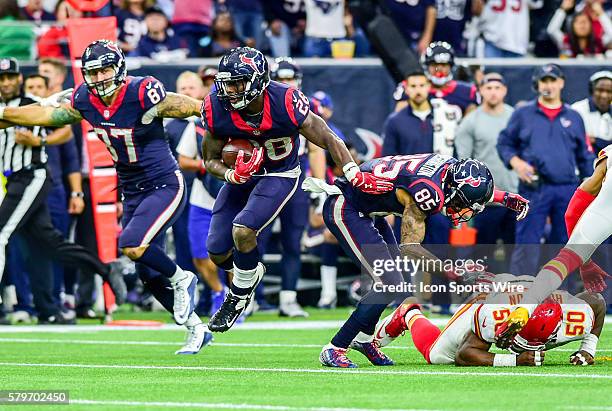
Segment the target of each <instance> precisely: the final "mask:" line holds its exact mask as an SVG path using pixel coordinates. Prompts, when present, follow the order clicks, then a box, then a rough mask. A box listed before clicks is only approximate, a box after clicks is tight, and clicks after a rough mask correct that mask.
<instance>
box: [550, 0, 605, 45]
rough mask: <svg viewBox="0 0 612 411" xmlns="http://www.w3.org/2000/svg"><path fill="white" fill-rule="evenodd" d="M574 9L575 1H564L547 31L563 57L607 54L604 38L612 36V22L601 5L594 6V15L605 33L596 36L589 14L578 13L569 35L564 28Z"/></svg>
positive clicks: (572, 19) (570, 22)
mask: <svg viewBox="0 0 612 411" xmlns="http://www.w3.org/2000/svg"><path fill="white" fill-rule="evenodd" d="M573 8H574V0H563V2H562V3H561V6H560V7H559V9H557V11H556V12H555V14H554V15H553V17H552V19H551V20H550V23H548V27H547V29H546V31H547V32H548V34H549V35H550V37H551V38H552V39H553V40H554V41H555V43H556V44H557V47H558V48H559V51H560V54H561V56H564V57H577V56H595V55H601V54H603V53H605V52H606V49H607V48H606V45H605V44H604V43H603V38H604V37H609V36H611V35H612V21H610V17H609V16H608V15H607V14H606V13H604V11H603V8H602V7H601V4H600V3H594V4H593V5H592V8H591V10H592V14H593V16H594V18H595V19H596V20H597V21H598V22H599V23H600V24H601V27H602V28H603V33H598V34H596V33H595V31H594V29H593V23H592V22H591V18H590V17H589V14H587V13H586V12H584V11H583V12H581V13H576V14H574V15H573V16H571V17H570V20H569V24H568V30H567V33H564V32H563V30H562V28H563V25H564V21H565V19H566V17H567V15H568V12H569V11H570V10H571V9H573Z"/></svg>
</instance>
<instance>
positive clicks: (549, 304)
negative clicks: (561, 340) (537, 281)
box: [510, 299, 563, 353]
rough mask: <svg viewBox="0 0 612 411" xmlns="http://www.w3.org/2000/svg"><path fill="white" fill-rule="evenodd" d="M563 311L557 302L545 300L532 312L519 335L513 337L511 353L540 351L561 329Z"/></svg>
mask: <svg viewBox="0 0 612 411" xmlns="http://www.w3.org/2000/svg"><path fill="white" fill-rule="evenodd" d="M562 319H563V310H562V309H561V305H559V303H558V302H556V301H553V300H551V299H547V300H545V301H544V302H543V303H541V304H540V305H538V306H537V307H536V309H535V310H534V312H533V314H531V317H529V321H527V324H526V325H525V327H523V329H522V330H521V332H520V333H518V335H517V336H516V337H514V342H513V344H512V346H511V347H510V350H511V351H514V352H517V353H518V352H523V351H541V350H543V349H544V347H545V346H546V343H548V342H550V341H551V339H552V338H554V336H555V334H556V333H557V330H559V327H561V320H562Z"/></svg>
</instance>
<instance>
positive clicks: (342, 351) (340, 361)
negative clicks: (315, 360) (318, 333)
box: [319, 344, 357, 368]
mask: <svg viewBox="0 0 612 411" xmlns="http://www.w3.org/2000/svg"><path fill="white" fill-rule="evenodd" d="M346 351H347V349H346V348H338V347H335V346H333V345H332V344H327V345H326V346H325V347H323V349H322V350H321V354H319V361H321V365H324V366H326V367H334V368H357V364H355V363H354V362H352V361H351V360H349V358H348V357H347V356H346Z"/></svg>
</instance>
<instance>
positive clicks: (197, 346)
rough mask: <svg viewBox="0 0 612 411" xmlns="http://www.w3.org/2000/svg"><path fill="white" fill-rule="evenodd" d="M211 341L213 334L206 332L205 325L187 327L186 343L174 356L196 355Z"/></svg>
mask: <svg viewBox="0 0 612 411" xmlns="http://www.w3.org/2000/svg"><path fill="white" fill-rule="evenodd" d="M212 340H213V334H212V333H211V332H210V331H208V327H206V325H205V324H202V323H200V324H198V325H194V326H192V327H189V326H188V327H187V341H186V342H185V345H183V347H182V348H181V349H180V350H178V351H176V352H175V354H197V353H198V352H200V350H201V349H202V348H203V347H206V346H207V345H208V344H210V343H211V342H212Z"/></svg>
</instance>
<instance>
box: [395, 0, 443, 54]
mask: <svg viewBox="0 0 612 411" xmlns="http://www.w3.org/2000/svg"><path fill="white" fill-rule="evenodd" d="M384 5H385V7H386V8H387V10H388V11H389V14H390V17H391V18H392V19H393V21H394V22H395V25H396V26H397V28H398V29H399V30H400V32H401V33H402V34H403V35H404V38H405V39H406V42H408V45H409V46H410V47H411V48H412V49H413V50H415V51H416V52H417V53H418V54H421V53H423V52H424V51H425V49H426V48H427V46H429V43H431V41H432V40H433V34H434V29H435V26H436V15H437V13H436V1H435V0H414V1H403V0H384Z"/></svg>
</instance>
